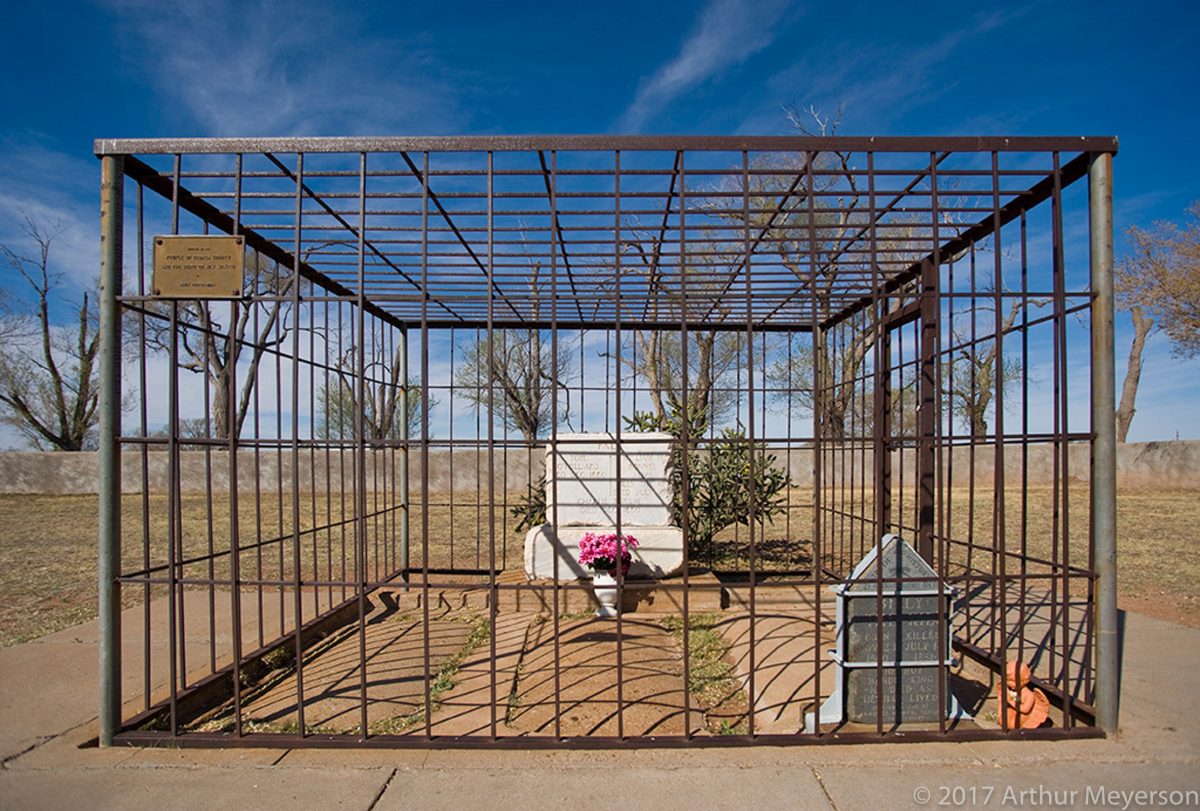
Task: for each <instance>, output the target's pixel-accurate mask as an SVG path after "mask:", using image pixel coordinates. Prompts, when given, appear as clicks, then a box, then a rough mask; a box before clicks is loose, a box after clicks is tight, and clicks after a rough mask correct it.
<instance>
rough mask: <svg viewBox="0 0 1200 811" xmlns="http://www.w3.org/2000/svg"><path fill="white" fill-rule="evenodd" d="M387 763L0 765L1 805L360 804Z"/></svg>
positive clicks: (16, 808)
mask: <svg viewBox="0 0 1200 811" xmlns="http://www.w3.org/2000/svg"><path fill="white" fill-rule="evenodd" d="M392 773H393V772H392V770H391V769H374V770H360V769H327V770H317V769H291V770H284V769H270V768H245V767H242V768H228V769H216V768H186V769H185V768H156V769H128V768H126V769H103V768H102V769H71V770H66V771H56V770H47V771H40V770H26V771H11V772H10V771H3V772H0V809H3V811H10V810H11V811H21V810H22V809H45V808H87V809H90V810H91V811H105V809H114V811H115V810H116V809H129V808H185V807H187V808H253V809H256V811H270V809H280V810H281V811H284V810H286V811H296V809H298V808H321V809H341V808H345V809H365V808H369V807H370V805H371V803H372V802H373V801H374V799H375V798H376V797H377V796H378V795H379V793H380V792H381V791H383V789H384V787H385V786H386V785H387V782H388V780H389V778H390V777H391V776H392Z"/></svg>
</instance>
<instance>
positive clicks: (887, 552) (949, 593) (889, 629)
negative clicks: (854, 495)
mask: <svg viewBox="0 0 1200 811" xmlns="http://www.w3.org/2000/svg"><path fill="white" fill-rule="evenodd" d="M833 590H834V593H835V594H836V596H837V606H838V607H837V641H838V647H837V650H836V651H833V652H832V654H833V658H834V660H835V661H836V662H837V665H838V668H837V671H836V675H837V678H836V684H835V687H834V691H833V694H832V695H830V697H829V698H828V699H827V700H826V701H825V703H824V704H822V706H821V713H820V720H821V723H823V724H840V723H842V722H844V721H851V722H855V723H861V724H874V723H876V722H877V721H882V722H883V724H884V725H885V726H892V725H895V724H901V723H930V722H936V721H938V720H939V719H940V718H953V717H961V716H963V715H964V713H963V711H962V708H961V707H960V706H959V704H958V702H957V700H956V699H955V698H954V695H953V694H952V693H951V692H950V685H949V680H948V678H947V668H948V667H949V665H950V664H952V660H951V658H950V652H951V648H950V628H951V624H952V619H953V618H952V615H951V609H952V605H953V596H954V590H953V589H951V588H948V587H944V586H943V587H940V588H939V580H938V577H937V573H936V572H935V571H934V570H933V569H932V568H931V567H930V566H929V565H928V564H927V563H926V562H925V561H924V560H922V559H921V557H920V555H918V554H917V553H916V550H914V549H913V548H912V547H911V546H909V545H908V544H907V543H906V542H905V541H904V540H902V539H901V538H900V537H899V536H897V535H886V536H884V538H883V540H882V541H881V542H880V543H879V545H877V546H876V547H875V548H874V549H872V550H871V551H870V552H869V553H868V554H867V555H866V557H864V558H863V559H862V560H861V561H860V562H859V564H858V565H857V566H856V567H855V568H854V571H853V572H851V574H850V577H849V578H848V580H847V581H846V582H845V583H843V584H841V585H840V586H835V587H834V589H833ZM808 727H809V729H810V730H811V729H812V728H813V727H814V721H813V719H812V718H811V716H810V718H809V722H808Z"/></svg>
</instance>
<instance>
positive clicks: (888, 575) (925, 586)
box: [846, 535, 938, 592]
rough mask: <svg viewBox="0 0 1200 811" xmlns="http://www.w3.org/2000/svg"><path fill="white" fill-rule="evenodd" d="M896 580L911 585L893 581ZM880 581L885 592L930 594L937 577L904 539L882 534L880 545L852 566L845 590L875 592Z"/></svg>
mask: <svg viewBox="0 0 1200 811" xmlns="http://www.w3.org/2000/svg"><path fill="white" fill-rule="evenodd" d="M899 579H903V580H907V581H911V582H901V583H897V582H894V581H896V580H899ZM880 580H882V581H883V590H884V591H887V592H893V591H929V590H931V589H933V590H936V589H937V583H938V576H937V572H935V571H934V570H933V567H932V566H930V565H929V564H928V563H926V562H925V561H924V559H923V558H922V557H921V556H920V555H918V554H917V550H915V549H913V548H912V547H911V546H910V545H909V544H908V543H907V542H906V541H905V540H904V539H903V538H901V537H900V536H899V535H885V536H883V541H882V543H881V544H879V545H877V546H875V547H873V548H872V549H871V551H870V552H868V553H867V554H866V555H865V556H864V557H863V559H862V560H860V561H859V562H858V565H857V566H855V567H854V571H852V572H851V573H850V577H849V579H848V581H849V582H848V583H847V585H846V588H847V590H849V591H856V592H857V591H875V589H876V587H877V585H878V584H879V582H880ZM889 581H893V582H889Z"/></svg>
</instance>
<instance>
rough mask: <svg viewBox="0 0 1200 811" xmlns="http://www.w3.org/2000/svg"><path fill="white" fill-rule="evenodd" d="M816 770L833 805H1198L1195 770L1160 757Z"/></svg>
mask: <svg viewBox="0 0 1200 811" xmlns="http://www.w3.org/2000/svg"><path fill="white" fill-rule="evenodd" d="M815 772H816V774H817V776H818V777H819V779H820V781H821V784H822V785H823V786H824V789H825V791H826V792H827V793H828V795H829V797H830V798H831V799H832V801H833V805H834V807H835V808H837V809H838V810H839V811H857V809H863V811H878V809H881V808H894V809H903V808H939V807H940V808H997V809H999V808H1126V807H1131V808H1137V807H1144V806H1168V807H1171V806H1174V807H1180V806H1182V807H1193V808H1194V807H1197V806H1198V805H1200V770H1196V769H1180V768H1179V767H1178V766H1176V765H1173V764H1162V763H1131V762H1120V763H1111V762H1105V763H1083V762H1066V763H1042V764H1041V765H1036V766H1034V765H1024V766H1020V767H1012V766H1010V765H1006V764H989V763H983V764H980V765H978V766H963V765H955V766H923V767H920V768H915V767H904V766H897V767H876V766H868V767H862V766H832V767H821V766H818V767H815ZM1137 792H1156V794H1154V795H1151V794H1145V795H1137ZM1139 796H1141V797H1143V798H1144V799H1142V800H1141V801H1140V802H1139V801H1138V799H1137V798H1138V797H1139ZM1155 799H1157V800H1158V801H1157V802H1155V801H1154V800H1155Z"/></svg>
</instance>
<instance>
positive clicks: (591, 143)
mask: <svg viewBox="0 0 1200 811" xmlns="http://www.w3.org/2000/svg"><path fill="white" fill-rule="evenodd" d="M540 149H556V150H566V151H570V150H580V151H596V150H613V149H623V150H648V151H664V152H673V151H676V150H696V151H704V150H712V151H731V152H732V151H741V150H744V149H745V150H751V151H815V152H825V151H829V150H833V149H839V150H848V151H866V150H875V151H877V152H930V151H942V150H946V151H951V152H993V151H996V152H1074V151H1079V152H1108V153H1113V154H1115V153H1116V151H1117V139H1116V138H1115V137H1113V136H1086V135H1085V136H1066V135H1064V136H1008V137H1005V136H992V135H981V136H888V137H867V136H846V135H830V136H793V135H756V136H741V135H430V136H359V137H305V138H286V137H285V138H98V139H96V141H95V145H94V150H95V153H96V155H98V156H100V155H136V154H146V155H150V154H160V155H169V154H175V153H183V154H203V153H211V154H219V153H236V152H246V153H253V152H404V151H431V152H482V151H487V150H493V151H499V152H520V151H532V150H540Z"/></svg>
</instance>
